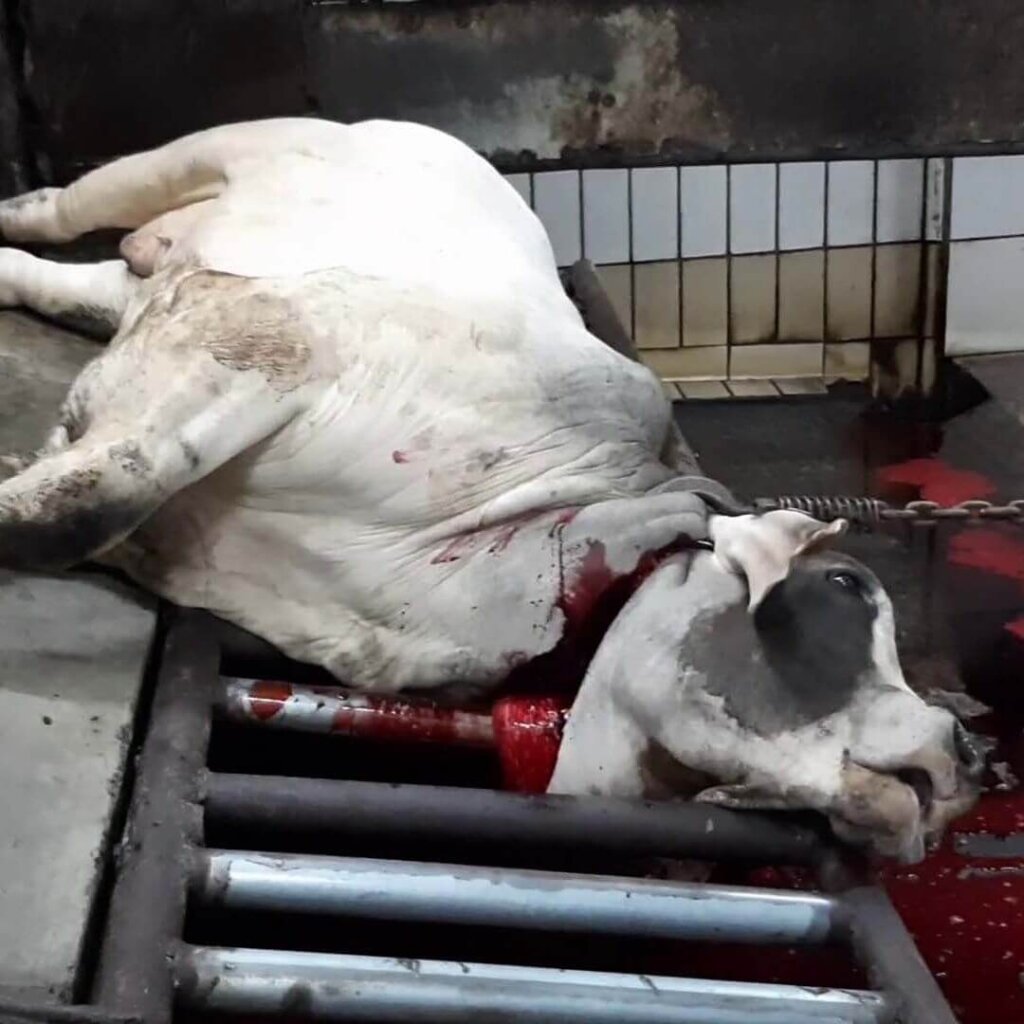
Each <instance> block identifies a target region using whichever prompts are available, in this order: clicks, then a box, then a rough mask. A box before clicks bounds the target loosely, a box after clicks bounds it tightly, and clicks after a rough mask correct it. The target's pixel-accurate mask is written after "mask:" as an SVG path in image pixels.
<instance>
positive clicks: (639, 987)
mask: <svg viewBox="0 0 1024 1024" xmlns="http://www.w3.org/2000/svg"><path fill="white" fill-rule="evenodd" d="M175 975H176V979H177V985H178V999H179V1005H181V1006H182V1007H183V1008H185V1009H189V1010H199V1011H215V1012H220V1013H245V1014H288V1015H289V1016H302V1017H307V1018H312V1019H315V1020H354V1021H377V1020H402V1021H421V1022H428V1021H429V1022H430V1024H446V1022H449V1021H459V1022H464V1021H467V1020H481V1019H486V1020H499V1019H500V1020H514V1021H523V1022H530V1021H536V1022H544V1024H601V1022H605V1021H607V1022H609V1024H612V1022H614V1024H749V1022H750V1021H752V1020H756V1021H757V1022H758V1024H810V1022H814V1024H823V1022H826V1021H827V1022H830V1024H876V1022H879V1021H887V1020H889V1019H890V1017H889V1013H888V1010H887V1007H886V1003H885V1000H884V999H883V998H882V997H881V996H878V995H876V994H875V993H873V992H860V991H849V990H844V989H820V988H799V987H796V986H790V985H764V984H751V983H745V982H725V981H706V980H703V979H698V978H666V977H647V976H646V975H636V974H609V973H603V972H591V971H564V970H554V969H551V968H538V967H513V966H507V965H496V964H467V963H451V962H444V961H430V960H389V959H384V958H382V957H365V956H342V955H337V954H329V953H292V952H285V951H281V950H256V949H215V948H210V947H190V948H186V949H185V950H183V951H182V952H181V953H180V954H179V956H178V957H177V958H176V962H175Z"/></svg>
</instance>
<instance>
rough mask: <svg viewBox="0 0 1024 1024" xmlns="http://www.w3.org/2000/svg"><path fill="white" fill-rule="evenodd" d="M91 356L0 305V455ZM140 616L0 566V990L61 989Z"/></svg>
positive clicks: (80, 926) (33, 425) (79, 583)
mask: <svg viewBox="0 0 1024 1024" xmlns="http://www.w3.org/2000/svg"><path fill="white" fill-rule="evenodd" d="M98 351H99V349H98V347H97V346H96V344H95V343H93V342H90V341H87V340H85V339H83V338H80V337H78V336H77V335H74V334H71V333H69V332H66V331H62V330H60V329H58V328H56V327H52V326H49V325H46V324H43V323H41V322H40V321H37V320H35V319H32V318H30V317H27V316H23V315H21V314H15V313H0V454H6V453H8V452H18V453H21V452H27V451H31V450H33V449H34V448H36V447H37V446H38V445H39V444H40V443H41V442H42V440H43V438H44V437H45V434H46V432H47V430H48V429H49V428H50V426H52V424H53V422H54V420H55V417H56V415H57V410H58V408H59V405H60V402H61V400H62V399H63V396H64V393H65V391H66V389H67V385H68V383H69V382H70V381H71V380H72V379H73V377H74V376H75V375H76V374H77V372H78V370H79V369H80V368H81V367H82V366H83V365H84V364H85V363H86V362H87V361H88V360H89V359H91V358H92V357H93V356H94V355H95V354H96V353H97V352H98ZM154 624H155V611H154V604H153V602H152V601H151V599H149V598H148V597H145V596H143V595H142V594H140V593H139V592H137V591H135V590H133V589H131V588H129V587H127V586H125V585H122V584H120V583H117V582H114V581H111V580H109V579H107V578H105V577H103V576H98V575H87V574H81V573H78V574H68V575H60V576H44V575H34V574H23V573H17V574H16V573H6V572H0V772H2V777H3V785H2V786H0V990H3V989H11V990H14V991H15V992H17V994H18V995H19V996H24V997H26V998H29V999H32V998H37V999H40V1000H67V999H69V998H70V997H71V996H72V994H73V991H74V988H75V985H76V980H77V979H76V973H77V970H78V965H79V963H80V960H81V956H82V952H83V944H85V943H86V942H87V940H88V929H89V922H90V915H91V913H92V910H93V905H94V900H95V897H96V894H97V890H98V887H99V886H100V884H101V879H102V875H103V869H104V866H105V864H106V862H107V859H108V832H109V829H110V825H111V820H112V815H113V813H114V809H115V806H116V796H117V794H118V791H119V784H120V780H121V777H122V773H123V771H124V767H125V759H126V752H127V743H128V738H129V735H130V731H131V724H132V719H133V716H134V713H135V705H136V700H137V698H138V695H139V689H140V684H141V682H142V680H143V675H144V671H145V665H146V659H147V656H148V652H149V646H150V643H151V639H152V634H153V629H154Z"/></svg>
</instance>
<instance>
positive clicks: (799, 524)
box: [710, 509, 847, 611]
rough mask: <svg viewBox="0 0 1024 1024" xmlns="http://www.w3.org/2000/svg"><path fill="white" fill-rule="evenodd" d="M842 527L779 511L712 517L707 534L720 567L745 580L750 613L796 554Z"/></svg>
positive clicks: (843, 528)
mask: <svg viewBox="0 0 1024 1024" xmlns="http://www.w3.org/2000/svg"><path fill="white" fill-rule="evenodd" d="M846 527H847V523H846V520H845V519H836V520H834V521H833V522H831V523H828V524H825V523H822V522H819V521H818V520H817V519H813V518H811V516H808V515H805V514H804V513H803V512H795V511H791V510H789V509H780V510H778V511H775V512H766V513H765V514H764V515H760V516H756V515H743V516H712V518H711V523H710V532H711V540H712V542H713V543H714V546H715V557H716V558H717V559H718V560H719V562H721V564H722V566H723V567H724V568H725V569H726V570H728V571H729V572H732V573H736V574H737V575H740V576H744V577H746V580H747V589H748V591H749V593H750V604H749V607H750V610H751V611H753V610H754V609H755V608H756V607H757V605H758V604H759V603H760V602H761V599H762V598H763V597H764V595H765V594H767V593H768V591H769V590H770V589H771V588H772V587H773V586H774V585H775V584H776V583H778V582H779V581H780V580H783V579H785V578H786V576H787V574H788V573H789V566H790V563H791V562H792V561H793V559H794V558H796V557H797V555H801V554H805V553H806V552H809V551H813V550H815V549H817V548H821V547H825V546H826V545H828V544H830V543H831V542H832V541H833V540H835V538H836V537H839V536H841V535H842V534H843V533H845V532H846Z"/></svg>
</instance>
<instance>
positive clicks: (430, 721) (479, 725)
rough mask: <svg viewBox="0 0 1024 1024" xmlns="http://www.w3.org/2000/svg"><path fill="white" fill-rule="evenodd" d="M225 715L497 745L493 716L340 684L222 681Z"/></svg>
mask: <svg viewBox="0 0 1024 1024" xmlns="http://www.w3.org/2000/svg"><path fill="white" fill-rule="evenodd" d="M223 684H224V685H223V690H222V691H221V694H220V696H219V699H218V701H217V712H218V714H219V715H220V716H221V717H222V718H227V719H228V720H230V721H234V722H243V723H246V724H259V725H264V726H268V727H269V728H274V729H285V730H292V731H298V732H316V733H335V734H337V735H342V736H365V737H369V738H372V739H385V740H402V741H406V742H409V741H420V742H426V743H450V744H457V745H462V746H470V747H493V746H494V728H493V726H492V724H491V716H490V715H489V714H479V713H476V712H472V711H460V710H456V709H453V708H445V707H438V706H436V705H433V704H430V703H428V702H426V701H411V700H402V699H399V698H395V697H374V696H371V695H369V694H363V693H353V692H351V691H346V690H343V689H342V688H340V687H337V686H300V685H298V684H296V683H284V682H277V681H272V680H267V679H235V678H231V677H226V678H224V679H223Z"/></svg>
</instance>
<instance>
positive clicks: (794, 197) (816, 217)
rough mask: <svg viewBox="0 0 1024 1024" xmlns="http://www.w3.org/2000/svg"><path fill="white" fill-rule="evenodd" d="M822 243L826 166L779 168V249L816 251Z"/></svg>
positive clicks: (811, 165) (823, 235)
mask: <svg viewBox="0 0 1024 1024" xmlns="http://www.w3.org/2000/svg"><path fill="white" fill-rule="evenodd" d="M824 239H825V165H824V164H823V163H799V164H783V165H782V166H781V167H780V168H779V248H780V249H816V248H819V247H820V246H821V245H822V244H823V242H824Z"/></svg>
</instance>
